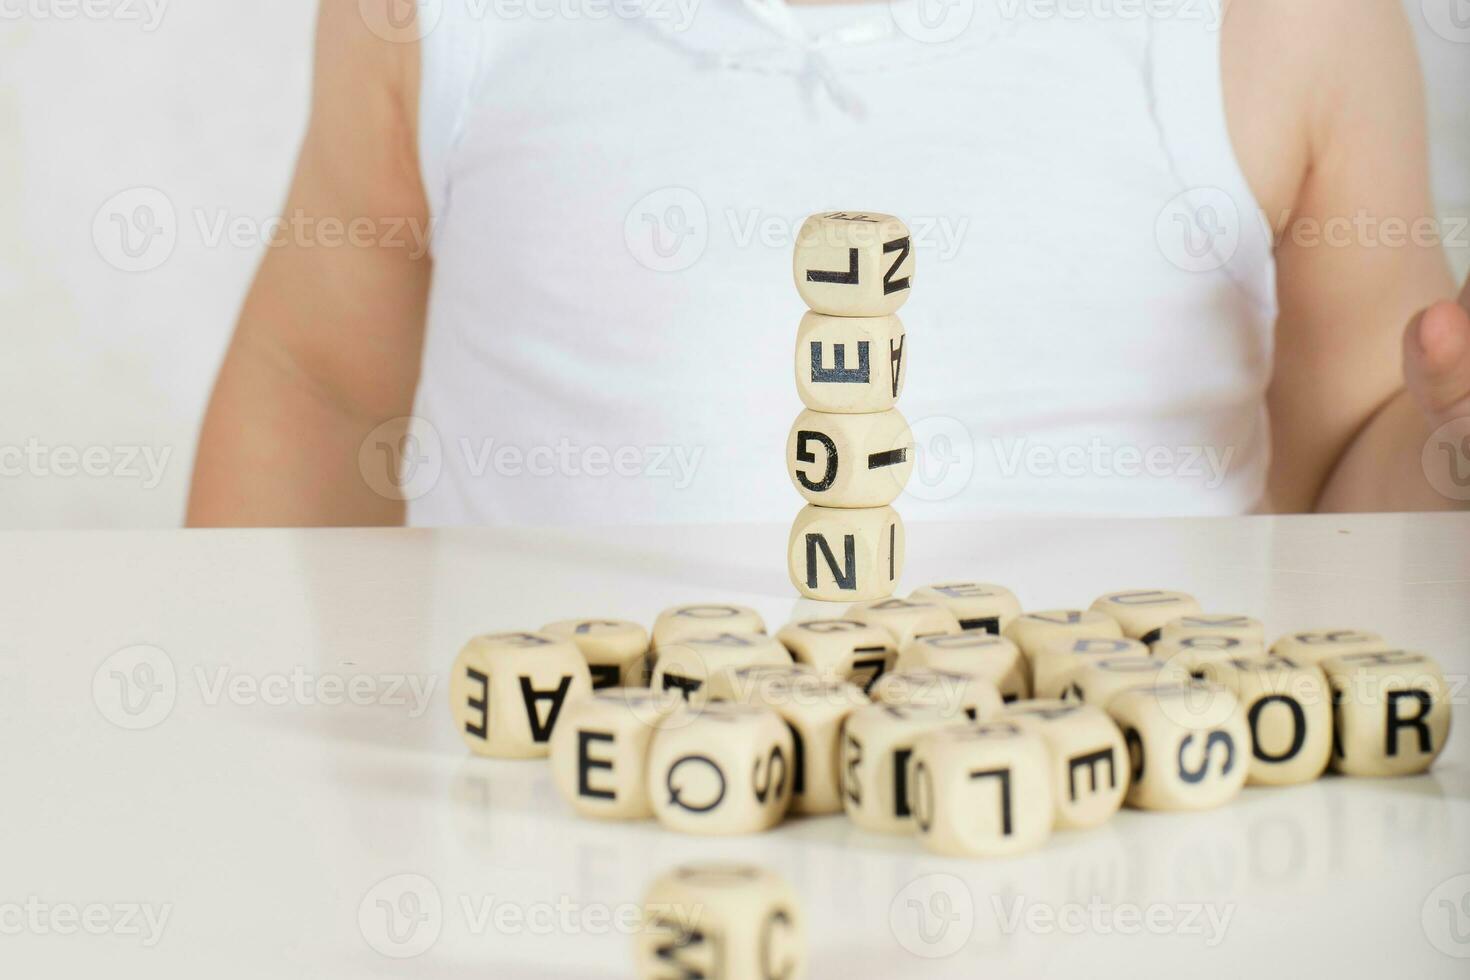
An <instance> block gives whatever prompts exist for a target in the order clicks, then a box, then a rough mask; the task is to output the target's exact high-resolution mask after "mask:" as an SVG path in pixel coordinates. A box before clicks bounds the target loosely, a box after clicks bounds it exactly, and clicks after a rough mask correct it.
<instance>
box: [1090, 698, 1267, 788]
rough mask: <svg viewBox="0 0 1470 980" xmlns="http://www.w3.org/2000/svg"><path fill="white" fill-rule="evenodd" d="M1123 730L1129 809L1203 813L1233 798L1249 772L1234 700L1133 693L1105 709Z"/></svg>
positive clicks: (1246, 740)
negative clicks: (1126, 755)
mask: <svg viewBox="0 0 1470 980" xmlns="http://www.w3.org/2000/svg"><path fill="white" fill-rule="evenodd" d="M1107 711H1108V714H1109V715H1111V716H1112V719H1113V721H1115V722H1117V724H1118V727H1119V728H1121V729H1122V730H1123V741H1124V742H1125V743H1126V744H1127V745H1128V754H1129V757H1130V767H1131V779H1130V783H1129V786H1128V796H1127V801H1128V805H1129V806H1135V807H1139V808H1141V809H1144V810H1205V809H1209V808H1211V807H1217V806H1222V805H1224V804H1226V803H1228V802H1230V801H1231V800H1232V799H1234V798H1235V796H1236V794H1238V793H1239V792H1240V788H1241V787H1242V786H1244V785H1245V779H1246V774H1247V772H1248V771H1249V768H1250V753H1251V743H1250V737H1251V735H1250V729H1249V728H1247V727H1246V723H1245V716H1244V715H1243V714H1242V713H1241V711H1240V704H1239V702H1237V701H1236V698H1235V695H1233V694H1231V693H1230V692H1229V691H1228V690H1226V689H1225V688H1223V687H1218V686H1215V685H1205V684H1199V683H1193V684H1177V685H1172V686H1168V687H1156V688H1135V689H1134V690H1131V691H1124V692H1123V693H1121V694H1119V695H1118V696H1117V697H1115V698H1113V699H1112V700H1111V701H1110V702H1108V706H1107Z"/></svg>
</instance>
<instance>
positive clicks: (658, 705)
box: [551, 687, 684, 820]
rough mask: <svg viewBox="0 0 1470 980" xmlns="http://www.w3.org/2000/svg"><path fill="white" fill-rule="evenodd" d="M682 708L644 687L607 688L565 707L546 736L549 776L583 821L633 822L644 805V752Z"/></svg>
mask: <svg viewBox="0 0 1470 980" xmlns="http://www.w3.org/2000/svg"><path fill="white" fill-rule="evenodd" d="M683 708H684V702H683V701H682V700H681V699H680V698H678V697H675V696H674V695H672V694H660V693H658V692H655V691H651V690H649V689H648V688H646V687H642V688H609V689H606V690H603V691H597V692H594V693H593V694H592V696H591V697H585V698H581V699H579V700H577V701H573V702H572V703H571V704H568V705H567V706H566V709H565V710H564V711H563V714H562V717H561V720H560V721H559V722H558V724H557V726H556V731H555V732H553V733H552V736H551V775H552V779H553V781H554V782H555V783H556V788H557V791H558V792H559V793H561V795H562V798H563V799H565V800H566V801H567V802H568V803H570V804H571V805H572V809H574V810H576V811H577V813H578V814H580V815H581V816H584V817H593V818H598V819H604V820H638V819H643V818H645V817H651V816H653V808H652V807H651V806H650V805H649V802H648V771H647V770H648V747H649V744H650V742H651V741H652V740H653V733H654V731H655V729H657V727H658V726H659V724H661V723H662V722H663V720H664V719H665V718H667V717H669V716H670V715H673V714H676V713H677V712H679V711H682V710H683Z"/></svg>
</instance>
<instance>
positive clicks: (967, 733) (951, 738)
mask: <svg viewBox="0 0 1470 980" xmlns="http://www.w3.org/2000/svg"><path fill="white" fill-rule="evenodd" d="M909 784H910V787H911V792H912V794H913V809H914V828H915V829H916V830H917V831H918V832H919V840H920V841H922V842H923V844H924V846H925V847H927V848H929V849H930V850H932V851H937V852H938V853H940V854H950V855H955V856H957V857H995V856H1000V855H1006V854H1016V853H1019V852H1021V851H1027V850H1030V849H1032V848H1034V847H1038V846H1040V845H1041V843H1042V842H1044V841H1045V840H1046V839H1047V837H1049V836H1050V835H1051V828H1052V820H1053V818H1054V804H1053V801H1052V768H1051V758H1050V756H1049V755H1048V754H1047V747H1046V743H1045V742H1044V741H1042V739H1041V737H1040V736H1038V735H1034V734H1031V733H1030V732H1027V731H1025V730H1024V729H1022V728H1021V726H1019V725H1016V724H1013V723H1012V722H1009V721H995V722H991V723H989V724H984V725H953V726H950V727H947V728H940V729H937V730H936V731H933V732H930V733H929V734H927V735H924V736H922V737H920V738H919V740H918V741H917V742H915V743H914V753H913V756H912V757H911V758H910V759H909Z"/></svg>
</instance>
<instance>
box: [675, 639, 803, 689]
mask: <svg viewBox="0 0 1470 980" xmlns="http://www.w3.org/2000/svg"><path fill="white" fill-rule="evenodd" d="M759 665H771V666H777V667H789V666H791V654H789V653H787V652H786V648H785V647H783V646H782V645H781V644H780V643H778V642H777V641H776V640H775V639H774V638H772V637H769V636H765V635H764V634H760V633H711V634H708V635H704V636H691V637H686V638H685V639H683V640H680V641H679V642H677V643H671V644H669V645H667V646H663V647H660V648H659V655H658V661H657V663H656V664H655V665H654V668H653V678H652V680H651V682H650V684H649V686H650V687H652V688H653V689H654V690H655V691H677V692H678V693H679V694H680V695H681V696H682V697H683V698H684V699H685V700H686V701H688V702H689V703H690V704H703V703H704V702H705V701H706V700H707V699H708V698H709V691H708V690H706V688H705V685H706V684H707V683H708V681H709V679H710V678H711V677H713V676H715V674H716V673H718V672H720V671H722V670H728V669H730V668H732V667H755V666H759Z"/></svg>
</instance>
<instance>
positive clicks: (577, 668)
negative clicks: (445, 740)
mask: <svg viewBox="0 0 1470 980" xmlns="http://www.w3.org/2000/svg"><path fill="white" fill-rule="evenodd" d="M590 693H592V677H591V674H590V673H589V672H588V670H587V661H586V660H585V659H583V657H582V654H581V652H580V651H578V649H577V648H576V646H574V645H573V644H572V643H571V641H569V640H563V639H560V638H558V637H555V636H548V635H547V634H545V633H493V634H489V635H486V636H477V637H475V638H473V639H472V640H470V641H469V642H468V643H466V644H465V646H464V648H463V649H462V650H460V651H459V655H458V656H457V657H455V658H454V666H453V668H452V673H451V675H450V678H449V708H450V713H451V715H452V716H453V718H454V727H455V728H456V729H457V730H458V731H459V733H460V736H461V737H462V738H463V739H464V740H465V744H466V745H468V746H469V747H470V749H471V750H472V751H474V752H475V753H476V754H478V755H488V756H495V757H497V758H502V759H531V758H537V757H544V756H545V755H547V754H548V753H549V752H550V743H551V733H552V731H553V729H554V728H555V727H556V721H557V718H558V717H559V716H560V715H561V712H562V709H563V708H564V707H565V706H566V704H567V702H569V701H572V700H575V699H577V698H580V697H584V696H586V695H588V694H590Z"/></svg>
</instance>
